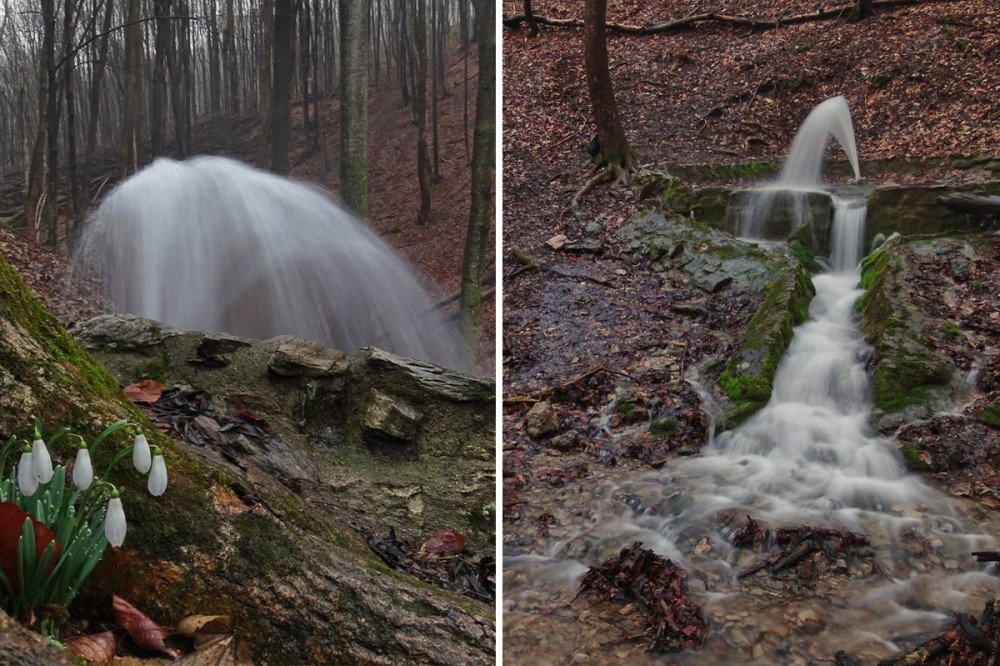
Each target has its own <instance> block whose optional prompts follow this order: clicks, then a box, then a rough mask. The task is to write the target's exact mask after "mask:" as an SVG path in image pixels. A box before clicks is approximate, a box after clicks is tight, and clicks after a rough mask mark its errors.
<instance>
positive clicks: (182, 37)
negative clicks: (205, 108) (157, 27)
mask: <svg viewBox="0 0 1000 666" xmlns="http://www.w3.org/2000/svg"><path fill="white" fill-rule="evenodd" d="M177 15H178V18H179V20H178V22H177V29H176V30H175V31H174V34H175V35H177V48H178V50H179V52H180V70H181V71H180V74H181V76H180V85H179V86H178V88H179V90H180V95H179V97H178V105H179V106H180V122H179V123H178V127H177V128H176V130H177V156H178V157H180V158H185V157H187V156H188V155H190V154H191V141H192V137H191V125H192V115H193V109H192V105H193V103H194V81H193V78H192V76H191V21H189V20H188V17H189V16H191V7H190V5H189V4H188V0H178V3H177Z"/></svg>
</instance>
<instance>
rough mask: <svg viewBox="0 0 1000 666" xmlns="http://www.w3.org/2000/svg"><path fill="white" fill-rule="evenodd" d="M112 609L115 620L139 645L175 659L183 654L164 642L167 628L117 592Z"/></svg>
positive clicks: (112, 596)
mask: <svg viewBox="0 0 1000 666" xmlns="http://www.w3.org/2000/svg"><path fill="white" fill-rule="evenodd" d="M111 611H112V613H114V616H115V622H117V623H118V624H120V625H121V626H122V628H123V629H125V631H127V632H128V635H129V636H131V637H132V640H133V641H135V642H136V644H137V645H138V646H139V647H142V648H145V649H147V650H152V651H154V652H162V653H163V654H167V655H170V656H171V657H174V658H175V659H176V658H177V657H181V656H183V654H184V653H183V652H181V651H180V650H178V649H176V648H172V647H170V646H168V645H167V644H166V643H164V642H163V639H164V638H166V637H167V630H166V629H164V628H163V627H161V626H160V625H158V624H157V623H156V622H154V621H153V620H151V619H149V617H147V616H146V615H145V614H144V613H143V612H142V611H140V610H139V609H138V608H136V607H135V606H133V605H132V604H130V603H129V602H127V601H125V600H124V599H122V598H121V597H119V596H118V595H117V594H112V595H111Z"/></svg>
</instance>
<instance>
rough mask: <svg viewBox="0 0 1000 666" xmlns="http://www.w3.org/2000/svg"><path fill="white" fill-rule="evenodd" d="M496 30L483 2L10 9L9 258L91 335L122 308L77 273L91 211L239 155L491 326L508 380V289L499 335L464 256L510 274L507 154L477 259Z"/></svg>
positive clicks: (0, 50)
mask: <svg viewBox="0 0 1000 666" xmlns="http://www.w3.org/2000/svg"><path fill="white" fill-rule="evenodd" d="M487 14H488V16H483V17H479V14H478V13H477V11H476V6H475V3H473V2H469V0H429V1H428V2H415V1H413V0H373V1H370V2H357V1H356V0H343V1H342V2H334V1H333V0H263V1H261V2H253V1H249V0H64V1H60V0H40V2H34V1H31V2H28V1H24V0H4V1H3V4H2V6H0V252H3V254H4V255H5V256H7V257H8V259H9V260H10V261H11V262H12V263H13V264H14V265H15V266H16V267H18V268H19V270H20V272H21V273H22V275H23V276H24V277H25V279H26V280H27V281H28V283H29V285H30V286H31V287H32V289H33V290H34V291H35V292H36V293H37V294H38V296H39V297H40V298H41V299H42V301H43V303H44V304H45V305H46V307H48V308H49V309H50V310H52V311H53V312H55V313H57V314H58V315H59V316H60V318H62V319H63V320H64V322H65V321H70V320H81V319H85V318H88V317H89V316H92V315H94V314H96V313H98V312H100V311H101V310H102V309H103V308H104V307H106V306H105V305H104V304H103V303H101V301H100V298H99V296H98V294H97V292H96V291H95V290H94V289H93V288H92V287H91V286H88V285H80V284H67V283H66V281H65V280H64V274H65V268H64V262H63V261H62V260H61V259H60V257H63V256H65V255H66V253H67V251H68V249H69V248H70V245H71V242H72V239H73V234H74V230H75V229H77V227H78V225H79V224H80V223H81V222H82V221H83V220H85V219H86V216H87V214H88V210H90V208H91V206H92V205H93V204H94V203H95V202H97V201H99V199H100V197H101V196H102V194H104V193H106V192H107V191H108V190H109V189H110V188H112V187H113V186H114V185H115V183H116V182H118V181H119V180H121V179H122V178H124V177H126V176H128V175H129V174H131V173H134V172H135V171H137V170H140V169H142V168H143V166H145V165H147V164H149V163H150V162H151V161H152V160H154V159H155V158H157V157H160V156H166V157H171V158H174V159H183V158H185V157H188V156H192V155H197V154H215V155H224V156H229V157H234V158H236V159H240V160H242V161H245V162H247V163H250V164H253V165H256V166H259V167H261V168H266V169H270V170H271V171H274V172H276V173H279V174H289V175H292V176H294V177H298V178H303V179H306V180H309V181H313V182H317V183H319V184H321V185H323V186H324V187H326V188H328V189H330V190H332V191H334V192H337V193H339V194H340V195H341V197H342V198H343V200H344V202H345V204H346V205H347V206H348V207H350V208H351V209H353V210H354V211H356V212H357V213H358V214H359V215H360V216H361V217H362V218H368V219H369V220H370V224H371V225H372V227H373V228H374V229H375V230H376V232H377V233H378V234H379V235H382V236H384V237H385V239H386V240H387V241H388V242H389V243H390V244H392V245H393V246H394V247H396V248H397V249H398V250H400V251H401V252H402V253H403V254H404V255H405V256H406V257H407V259H408V260H409V261H410V262H411V263H412V264H414V265H415V266H416V267H417V268H418V269H419V271H420V272H421V273H422V274H423V275H424V276H425V277H426V278H427V279H428V281H429V282H430V283H432V288H433V289H436V291H437V292H439V294H440V295H441V296H442V297H443V300H447V302H446V303H444V304H443V306H445V307H451V308H452V309H453V310H454V309H456V305H455V304H456V303H457V302H458V301H459V300H462V302H463V303H464V304H465V306H464V308H463V310H464V311H465V312H467V313H471V314H469V315H468V317H473V318H474V319H476V320H481V322H482V326H483V331H482V336H481V340H482V341H483V342H482V347H481V349H480V350H479V353H478V358H479V360H480V367H481V368H482V369H483V371H485V372H490V371H491V370H492V363H493V361H492V357H493V338H494V334H493V331H494V324H493V319H494V315H493V312H494V308H493V306H492V304H491V303H490V302H489V301H490V299H489V298H488V296H489V293H490V292H489V284H487V285H486V286H485V288H486V289H487V298H486V299H485V300H486V301H487V302H486V303H484V309H483V312H482V314H481V318H480V317H479V316H477V314H476V313H477V312H478V307H476V306H477V304H478V302H479V295H480V288H481V287H480V280H479V279H473V278H471V277H470V278H469V279H468V280H467V281H466V282H467V289H466V291H465V293H463V294H462V298H461V299H460V298H459V294H458V291H459V287H460V284H461V275H462V269H463V259H471V260H472V261H471V263H470V262H469V261H466V265H465V270H466V273H467V274H468V275H470V276H471V275H475V276H480V277H481V276H483V275H486V276H487V281H489V280H490V279H491V277H490V276H492V273H493V271H492V269H491V268H489V266H492V258H491V257H492V251H493V247H492V246H493V244H492V243H489V242H484V239H486V238H492V217H493V195H492V182H493V170H492V169H493V158H492V151H491V152H490V156H489V160H488V161H486V160H485V159H480V160H479V162H480V167H479V169H480V176H479V181H478V182H480V187H479V195H478V198H477V203H476V207H477V208H476V209H477V212H476V213H475V215H474V216H473V217H474V220H475V222H474V225H476V224H478V225H479V227H478V228H479V232H478V234H474V240H478V245H476V246H474V247H473V248H472V249H471V250H470V251H466V249H465V243H464V241H465V240H466V238H467V230H468V229H469V225H470V204H471V200H470V199H471V192H472V188H471V179H472V173H473V153H474V146H473V144H474V130H475V126H476V120H477V118H476V93H477V85H478V72H479V69H480V63H479V56H478V52H477V43H476V29H477V25H476V22H477V20H478V19H479V18H483V19H484V20H487V21H489V23H490V28H489V34H490V36H491V39H490V44H489V50H490V51H492V49H493V42H492V35H493V31H494V28H493V27H492V24H493V17H492V15H493V12H492V11H489V12H487ZM352 35H353V36H352ZM488 71H489V77H488V78H489V80H488V81H487V82H486V83H488V84H489V91H488V98H489V99H490V100H492V97H493V94H494V93H493V90H494V88H493V87H492V79H493V76H494V74H493V69H492V65H489V67H488ZM480 94H483V92H482V91H481V92H480ZM342 100H354V101H353V103H351V102H347V103H343V104H342ZM484 112H485V113H484V114H483V116H485V117H486V118H485V120H481V121H480V123H481V125H482V128H481V129H482V130H489V131H492V123H493V119H492V115H493V111H492V105H490V108H489V109H484ZM487 121H488V122H487ZM363 128H367V132H365V131H364V129H363ZM345 136H346V138H345ZM365 139H366V141H365ZM491 141H492V140H491ZM483 157H485V155H484V156H483ZM484 188H485V189H484ZM369 192H376V193H378V195H377V196H374V197H372V198H371V199H370V200H369V197H368V193H369ZM484 225H485V227H484ZM289 231H290V233H294V228H291V227H290V229H289ZM442 239H448V240H449V241H452V242H447V243H442V242H441V240H442ZM470 252H471V255H470ZM484 268H485V270H484ZM473 287H474V288H473ZM473 292H474V293H473ZM449 295H450V296H449ZM444 297H448V299H445V298H444ZM449 299H450V300H449ZM455 316H456V317H457V316H458V313H457V312H456V313H455ZM465 327H466V328H467V329H468V328H469V326H468V322H466V325H465ZM472 334H475V332H473V333H472Z"/></svg>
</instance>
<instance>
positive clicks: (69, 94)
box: [63, 0, 86, 240]
mask: <svg viewBox="0 0 1000 666" xmlns="http://www.w3.org/2000/svg"><path fill="white" fill-rule="evenodd" d="M75 6H76V3H75V2H74V1H73V0H65V1H64V2H63V66H64V67H65V71H64V73H63V78H64V81H65V82H64V84H63V85H64V86H65V90H66V146H67V148H66V162H67V166H68V167H69V191H70V197H69V206H68V211H67V213H66V235H65V237H66V239H67V240H68V239H69V233H70V231H71V230H72V226H73V225H74V224H75V221H76V218H77V217H78V216H79V215H80V214H81V213H85V212H86V209H83V210H82V211H81V209H79V208H77V206H78V205H79V204H80V182H79V181H78V180H77V177H76V176H77V174H76V170H77V164H76V94H75V92H74V88H73V77H74V76H75V72H76V70H75V69H74V64H73V62H74V55H73V20H74V11H73V9H74V7H75Z"/></svg>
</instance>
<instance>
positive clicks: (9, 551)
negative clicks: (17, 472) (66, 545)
mask: <svg viewBox="0 0 1000 666" xmlns="http://www.w3.org/2000/svg"><path fill="white" fill-rule="evenodd" d="M25 518H31V523H32V525H34V527H35V553H36V556H37V557H41V556H42V553H44V552H45V548H46V546H48V545H49V542H50V541H55V538H56V537H55V535H54V534H52V530H50V529H49V528H48V527H46V526H45V523H42V522H40V521H39V520H38V519H37V518H35V517H34V516H32V515H31V514H30V513H27V512H26V511H22V510H21V507H19V506H18V505H16V504H14V503H13V502H0V571H3V573H4V575H5V576H7V580H8V581H10V584H11V585H13V586H14V588H15V589H20V587H21V583H20V580H18V574H17V544H18V541H19V540H20V538H21V534H22V532H23V530H24V519H25ZM61 549H62V545H61V544H60V543H59V542H56V549H55V552H54V553H53V555H52V558H51V559H50V560H49V566H48V569H49V570H50V571H51V570H52V567H54V566H55V563H56V559H57V558H58V556H59V551H60V550H61Z"/></svg>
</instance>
